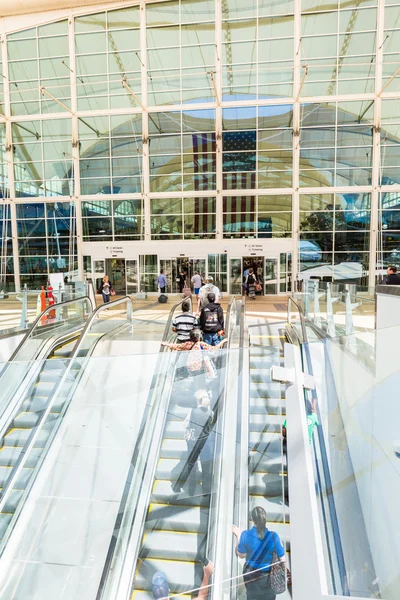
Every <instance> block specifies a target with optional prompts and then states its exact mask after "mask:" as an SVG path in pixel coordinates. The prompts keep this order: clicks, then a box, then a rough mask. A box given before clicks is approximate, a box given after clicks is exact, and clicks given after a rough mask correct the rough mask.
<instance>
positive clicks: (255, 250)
mask: <svg viewBox="0 0 400 600" xmlns="http://www.w3.org/2000/svg"><path fill="white" fill-rule="evenodd" d="M244 247H245V248H246V250H247V252H249V254H264V248H263V245H262V244H245V245H244Z"/></svg>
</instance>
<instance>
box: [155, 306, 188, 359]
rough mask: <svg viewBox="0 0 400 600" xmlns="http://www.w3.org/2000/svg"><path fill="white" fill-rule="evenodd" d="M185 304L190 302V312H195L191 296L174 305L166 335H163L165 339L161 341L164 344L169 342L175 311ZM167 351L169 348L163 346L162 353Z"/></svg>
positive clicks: (169, 316)
mask: <svg viewBox="0 0 400 600" xmlns="http://www.w3.org/2000/svg"><path fill="white" fill-rule="evenodd" d="M184 302H189V304H190V312H192V311H193V302H192V297H191V296H189V297H188V298H182V300H180V301H179V302H177V303H176V304H174V306H173V307H172V308H171V310H170V311H169V315H168V319H167V323H166V325H165V329H164V334H163V337H162V340H161V341H162V342H166V341H167V339H168V336H169V334H170V333H171V326H172V321H173V318H174V314H175V311H176V309H177V308H178V307H179V306H181V305H182V304H183V303H184ZM166 350H168V348H167V347H166V346H161V348H160V352H165V351H166Z"/></svg>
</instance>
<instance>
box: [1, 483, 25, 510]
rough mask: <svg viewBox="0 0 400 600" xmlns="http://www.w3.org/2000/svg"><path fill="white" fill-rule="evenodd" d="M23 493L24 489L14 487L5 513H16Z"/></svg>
mask: <svg viewBox="0 0 400 600" xmlns="http://www.w3.org/2000/svg"><path fill="white" fill-rule="evenodd" d="M23 493H24V492H23V490H16V489H13V490H12V492H11V493H10V495H9V497H8V499H7V501H6V503H5V505H4V508H3V513H10V514H14V513H15V511H16V509H17V506H18V504H19V503H20V501H21V498H22V495H23Z"/></svg>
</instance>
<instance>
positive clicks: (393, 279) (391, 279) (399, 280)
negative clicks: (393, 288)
mask: <svg viewBox="0 0 400 600" xmlns="http://www.w3.org/2000/svg"><path fill="white" fill-rule="evenodd" d="M385 283H386V285H400V275H398V274H397V267H388V270H387V277H385Z"/></svg>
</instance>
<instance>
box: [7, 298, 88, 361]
mask: <svg viewBox="0 0 400 600" xmlns="http://www.w3.org/2000/svg"><path fill="white" fill-rule="evenodd" d="M83 300H85V301H88V302H89V305H90V306H91V309H92V311H93V304H92V301H91V299H90V298H89V296H81V297H80V298H75V299H74V300H66V301H65V302H60V303H59V304H53V305H52V306H48V307H47V308H45V310H44V311H42V312H41V313H40V315H39V316H38V317H36V319H35V320H34V322H33V323H32V327H30V328H29V330H28V331H27V333H26V334H25V335H24V337H23V339H22V340H21V342H20V343H19V344H18V346H17V347H16V349H15V350H14V352H13V353H12V355H11V357H10V358H9V360H8V362H11V361H13V360H15V358H16V356H17V354H18V352H19V351H20V350H21V348H22V346H23V345H24V343H25V342H26V341H27V340H28V339H29V338H30V337H31V335H32V333H33V332H34V330H35V329H36V327H37V326H38V324H39V323H40V322H41V320H42V319H43V317H44V316H45V315H46V314H47V313H48V312H50V311H52V310H60V309H61V310H62V308H63V307H64V306H68V305H69V304H76V303H77V302H81V301H83ZM59 323H60V324H62V323H63V321H59Z"/></svg>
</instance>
